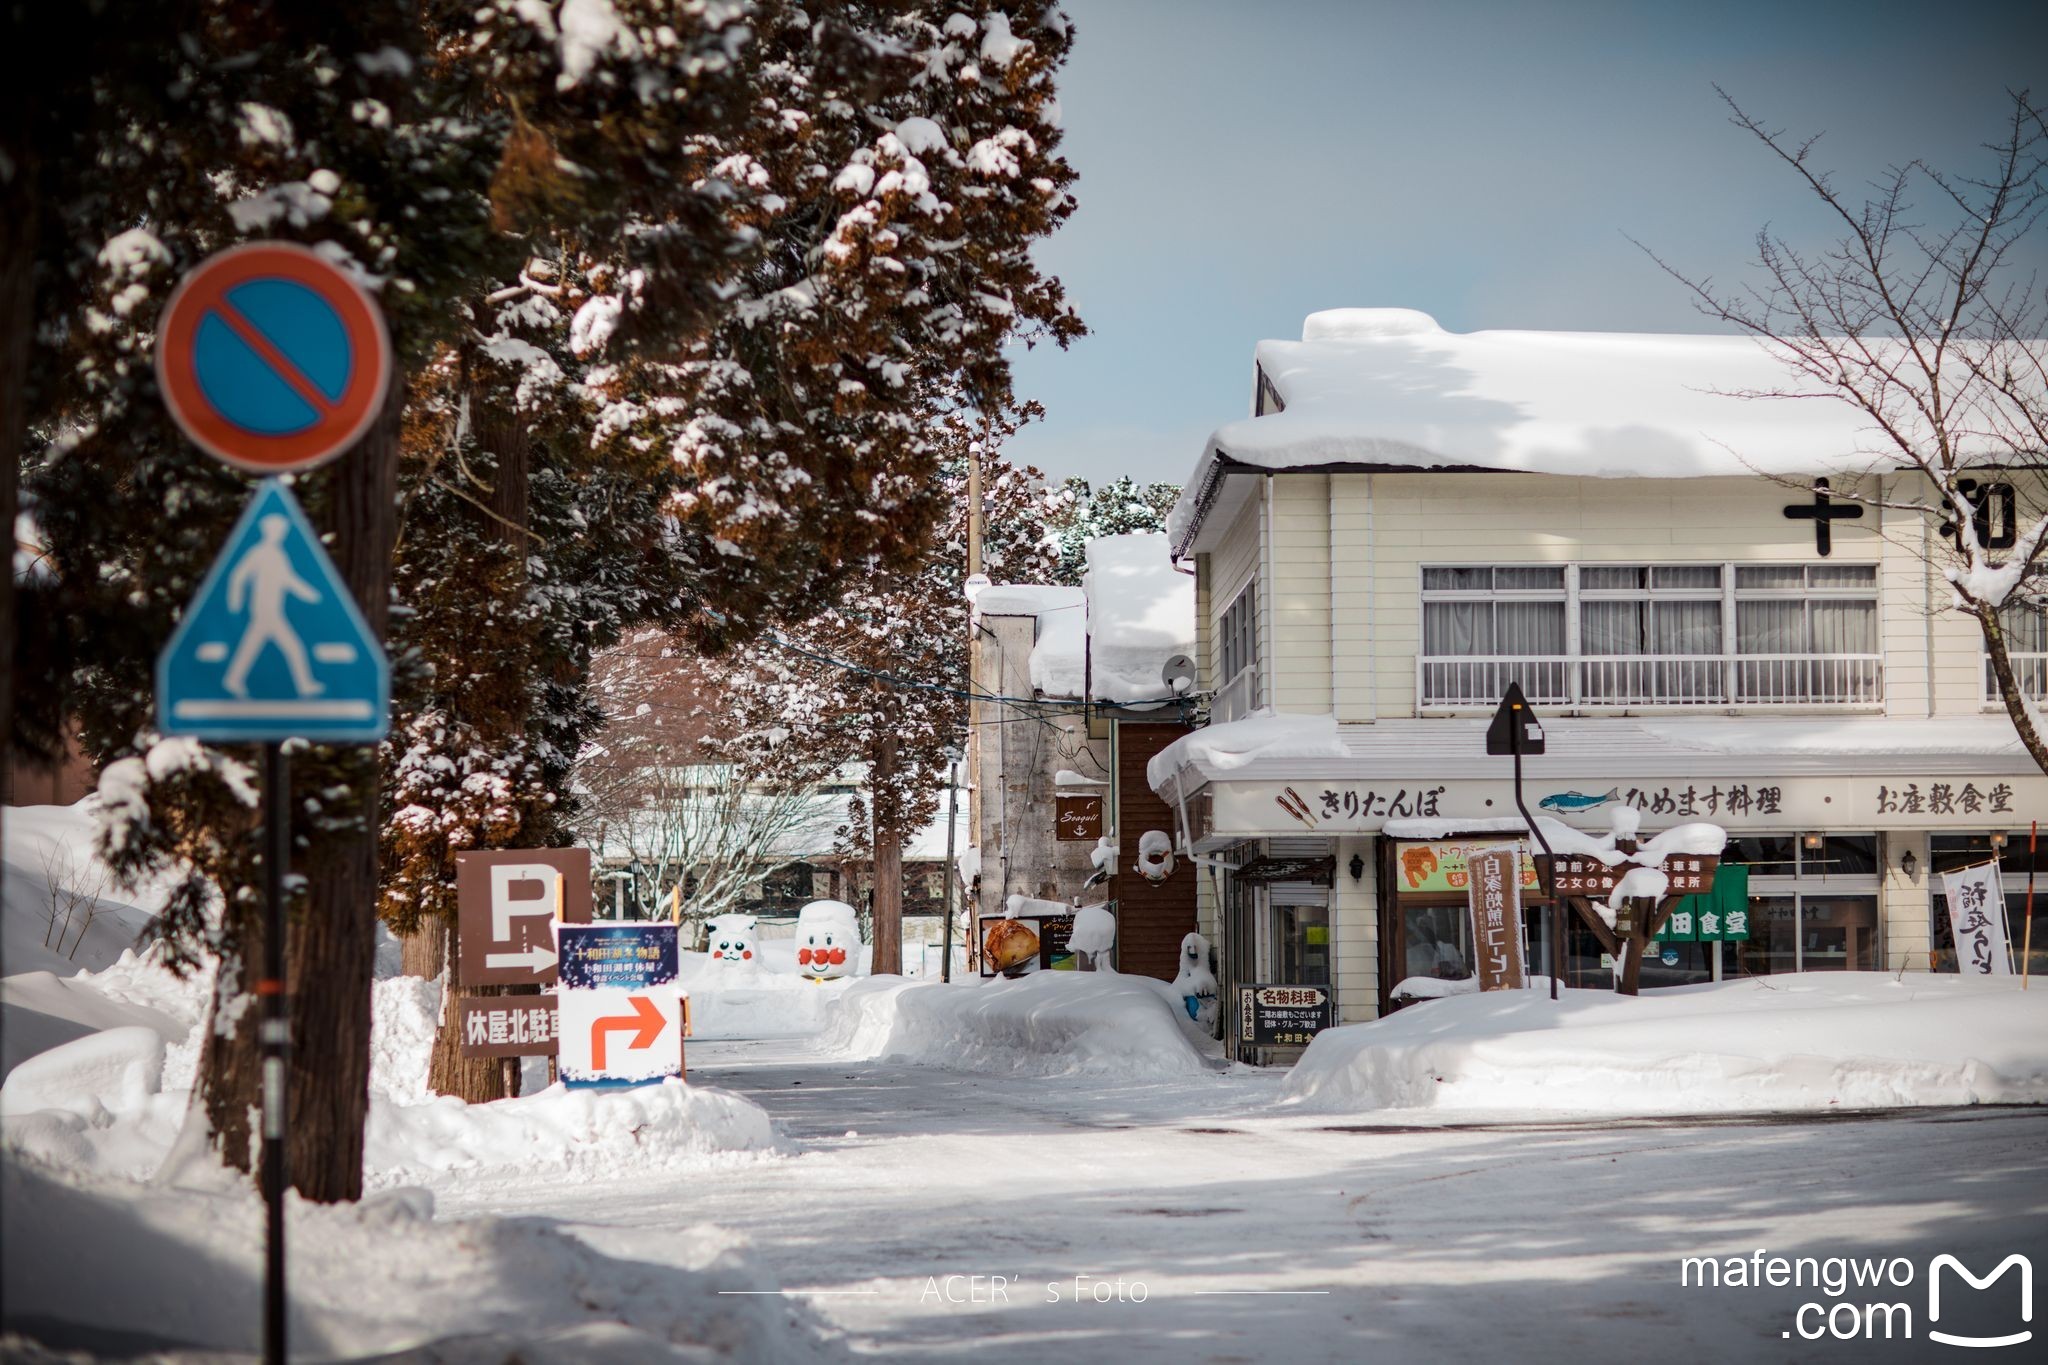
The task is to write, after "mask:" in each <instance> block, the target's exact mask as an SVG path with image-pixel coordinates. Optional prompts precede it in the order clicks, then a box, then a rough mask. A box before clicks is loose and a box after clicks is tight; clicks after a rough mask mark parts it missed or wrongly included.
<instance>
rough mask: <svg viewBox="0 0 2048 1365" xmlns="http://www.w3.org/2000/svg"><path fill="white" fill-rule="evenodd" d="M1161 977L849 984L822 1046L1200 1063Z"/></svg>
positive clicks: (1057, 1063) (1036, 1059)
mask: <svg viewBox="0 0 2048 1365" xmlns="http://www.w3.org/2000/svg"><path fill="white" fill-rule="evenodd" d="M1184 1021H1185V1015H1184V1013H1182V1012H1181V1006H1180V1003H1179V1001H1178V1000H1177V999H1173V998H1171V996H1170V990H1169V988H1168V986H1167V985H1166V983H1165V982H1163V981H1155V980H1153V979H1151V978H1150V977H1138V976H1118V975H1113V974H1109V973H1101V972H1033V973H1031V974H1030V975H1028V976H1024V977H1020V978H1018V979H1017V980H1015V981H1008V980H1000V979H998V980H993V981H981V980H974V981H961V982H955V983H953V984H950V985H947V984H941V983H937V982H897V981H890V980H886V979H882V980H870V981H862V982H858V983H856V984H855V985H854V986H853V987H852V989H850V990H848V991H847V992H846V993H845V995H844V996H842V997H841V998H840V1002H839V1007H838V1009H837V1010H836V1011H835V1012H834V1015H833V1018H832V1021H831V1025H830V1027H829V1028H828V1029H827V1030H826V1032H825V1034H824V1036H823V1037H822V1038H820V1040H819V1046H820V1048H821V1050H823V1051H825V1052H827V1053H837V1054H839V1055H843V1056H845V1057H846V1058H848V1059H849V1060H872V1059H887V1060H890V1061H901V1062H914V1063H923V1064H925V1065H928V1066H943V1067H948V1068H951V1069H953V1070H956V1071H979V1072H985V1073H988V1074H990V1075H998V1076H1109V1077H1117V1078H1123V1079H1130V1080H1152V1079H1157V1078H1159V1077H1163V1076H1180V1075H1190V1074H1194V1073H1199V1072H1202V1071H1205V1070H1207V1069H1208V1066H1209V1063H1208V1062H1207V1060H1206V1059H1205V1057H1204V1055H1203V1053H1202V1051H1201V1050H1200V1047H1199V1044H1198V1041H1197V1039H1198V1035H1197V1034H1195V1033H1194V1031H1193V1029H1192V1026H1191V1025H1188V1024H1186V1023H1185V1022H1184Z"/></svg>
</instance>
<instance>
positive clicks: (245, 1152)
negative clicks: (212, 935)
mask: <svg viewBox="0 0 2048 1365" xmlns="http://www.w3.org/2000/svg"><path fill="white" fill-rule="evenodd" d="M252 837H253V836H252ZM228 890H229V892H230V894H229V897H228V909H227V911H226V914H227V915H232V916H235V917H236V918H238V919H240V920H241V921H242V922H241V924H240V925H239V926H237V927H236V928H235V929H234V930H233V931H232V932H231V933H229V934H228V935H226V936H227V937H228V938H229V939H230V941H232V942H236V943H238V944H239V945H240V949H239V951H240V953H241V958H240V961H236V960H234V959H232V958H225V957H224V958H223V959H222V961H221V964H220V974H219V976H217V977H216V978H215V980H214V987H213V999H212V1000H211V1001H210V1002H209V1003H208V1005H207V1010H206V1035H205V1037H204V1039H203V1040H202V1042H201V1044H200V1053H199V1075H200V1081H201V1084H200V1102H201V1103H202V1104H204V1105H205V1108H206V1123H207V1128H208V1130H209V1132H210V1134H211V1137H212V1141H213V1145H214V1148H215V1150H216V1151H218V1152H219V1153H220V1159H221V1161H222V1162H223V1163H224V1164H226V1165H227V1166H229V1167H230V1168H232V1169H234V1170H237V1171H241V1172H243V1173H245V1174H248V1175H254V1174H256V1173H257V1169H258V1166H259V1165H260V1156H261V1152H260V1150H259V1149H260V1148H261V1146H262V1144H261V1143H259V1142H258V1141H257V1140H256V1138H257V1129H256V1125H255V1123H254V1122H253V1119H254V1117H255V1114H256V1106H257V1103H258V1097H259V1096H260V1095H261V1094H262V1074H263V1051H262V1045H261V1043H260V1041H259V1039H258V1034H257V1030H258V1027H259V1021H260V1019H261V1015H262V1009H261V1006H260V1005H259V1004H258V1002H257V997H256V992H255V990H254V989H253V988H254V985H255V981H254V978H255V976H256V975H257V968H256V966H255V964H256V963H259V962H261V961H263V949H264V934H263V910H262V907H261V905H259V904H257V903H255V902H254V901H248V902H241V901H238V899H237V898H236V897H235V896H234V895H233V894H232V892H233V890H234V888H228ZM222 927H223V928H224V929H226V928H228V926H226V925H223V926H222ZM245 964H247V965H245Z"/></svg>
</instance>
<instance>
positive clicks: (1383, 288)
mask: <svg viewBox="0 0 2048 1365" xmlns="http://www.w3.org/2000/svg"><path fill="white" fill-rule="evenodd" d="M1066 8H1067V11H1068V13H1069V15H1070V16H1071V17H1072V19H1073V21H1074V27H1075V50H1074V55H1073V57H1072V60H1071V61H1070V63H1069V65H1068V68H1067V71H1066V75H1065V79H1064V82H1063V85H1062V90H1061V104H1062V106H1063V112H1064V118H1063V124H1064V127H1065V129H1066V141H1065V143H1064V148H1065V151H1066V154H1067V156H1068V158H1069V160H1070V161H1071V162H1072V163H1073V165H1074V167H1075V168H1076V170H1077V171H1079V173H1080V183H1079V184H1078V185H1077V186H1076V187H1075V190H1076V197H1077V199H1078V200H1079V204H1080V207H1079V209H1078V210H1077V211H1076V212H1075V214H1074V216H1073V217H1072V218H1071V219H1070V220H1069V221H1068V223H1067V226H1066V227H1065V228H1064V229H1063V230H1062V231H1061V232H1060V233H1059V234H1058V235H1057V236H1056V237H1055V238H1054V239H1053V240H1052V241H1051V242H1050V243H1048V244H1046V245H1045V246H1044V247H1043V249H1042V253H1041V259H1042V260H1043V262H1044V264H1045V265H1046V266H1047V267H1048V268H1049V269H1051V270H1052V271H1053V272H1054V273H1056V274H1058V275H1059V276H1061V278H1062V279H1064V280H1065V281H1066V284H1067V287H1068V289H1069V291H1070V294H1071V296H1072V299H1073V301H1074V303H1075V305H1076V306H1077V307H1078V308H1079V310H1080V312H1081V316H1082V318H1083V319H1084V320H1085V321H1086V322H1087V324H1088V326H1089V328H1090V329H1091V331H1092V333H1093V335H1091V336H1089V337H1087V338H1085V339H1084V340H1082V341H1081V342H1079V343H1078V344H1076V345H1075V346H1074V347H1073V348H1072V349H1071V350H1069V351H1067V352H1064V353H1062V352H1060V351H1058V350H1055V349H1048V348H1044V347H1041V348H1039V349H1038V350H1036V351H1033V352H1030V353H1028V354H1020V355H1019V357H1018V380H1019V389H1020V391H1021V392H1022V394H1023V395H1024V396H1026V397H1029V398H1036V399H1037V400H1039V401H1040V402H1041V403H1043V404H1044V405H1045V408H1046V420H1045V421H1044V422H1042V423H1039V424H1036V425H1034V426H1032V427H1030V428H1028V429H1027V430H1026V431H1025V432H1024V433H1023V434H1021V435H1020V436H1019V437H1018V438H1017V440H1016V441H1015V442H1014V443H1013V444H1012V446H1011V448H1010V454H1011V456H1012V458H1014V459H1017V460H1019V461H1022V462H1028V463H1031V464H1035V465H1037V466H1038V467H1040V468H1041V469H1043V470H1045V471H1046V472H1047V473H1048V474H1051V475H1054V476H1064V475H1067V474H1080V475H1082V476H1084V477H1086V478H1089V479H1091V480H1095V481H1098V482H1099V481H1101V480H1102V479H1105V478H1110V477H1114V476H1115V475H1117V474H1130V475H1132V476H1134V477H1137V478H1141V479H1171V480H1173V481H1175V482H1178V481H1180V480H1181V479H1183V478H1184V477H1186V475H1187V472H1188V470H1189V469H1190V468H1191V467H1192V466H1193V464H1194V462H1195V459H1196V457H1197V456H1198V455H1199V454H1200V447H1201V443H1202V439H1203V437H1204V436H1206V435H1207V434H1208V433H1209V432H1210V431H1211V430H1213V429H1214V428H1215V427H1216V426H1217V425H1219V424H1220V423H1222V422H1224V421H1227V420H1230V419H1231V418H1233V417H1236V416H1239V415H1241V414H1242V413H1244V412H1245V411H1246V410H1247V405H1248V403H1249V396H1250V389H1251V357H1252V347H1253V344H1254V343H1255V342H1256V341H1257V340H1258V339H1260V338H1261V337H1292V336H1299V335H1300V330H1301V319H1302V317H1303V315H1304V314H1306V313H1309V312H1312V311H1314V310H1315V309H1318V308H1331V307H1345V306H1365V307H1377V306H1401V307H1409V308H1419V309H1422V310H1423V311H1425V312H1428V313H1430V314H1433V315H1434V316H1435V317H1436V319H1437V321H1438V322H1440V323H1441V324H1443V325H1444V326H1445V327H1447V328H1450V329H1452V330H1455V331H1472V330H1478V329H1481V328H1490V327H1525V328H1543V329H1590V330H1600V331H1676V332H1683V331H1702V330H1709V328H1708V324H1707V322H1706V320H1705V319H1703V318H1701V317H1700V316H1699V314H1698V313H1696V312H1695V311H1694V310H1693V308H1692V306H1691V304H1690V303H1689V302H1688V300H1687V298H1686V296H1685V294H1684V292H1683V291H1682V290H1681V289H1680V287H1679V286H1678V285H1677V284H1676V283H1675V282H1673V281H1671V280H1669V279H1668V278H1666V277H1665V276H1664V275H1662V274H1661V273H1659V272H1658V270H1657V269H1656V267H1655V266H1654V265H1653V264H1652V263H1651V262H1650V261H1648V260H1647V259H1646V258H1645V257H1644V256H1643V255H1642V254H1641V253H1640V252H1639V251H1637V249H1636V248H1635V247H1633V246H1631V245H1629V243H1628V241H1627V240H1626V237H1625V236H1624V234H1628V235H1629V236H1633V237H1636V238H1638V239H1640V240H1642V241H1643V242H1644V243H1646V244H1648V245H1650V246H1652V247H1654V248H1656V250H1657V251H1658V252H1659V253H1660V254H1662V255H1664V256H1665V257H1666V258H1667V259H1669V260H1671V261H1672V262H1673V263H1674V264H1675V265H1679V266H1681V267H1683V268H1684V269H1686V270H1687V271H1688V272H1691V273H1696V274H1708V275H1712V276H1714V277H1716V278H1717V279H1719V280H1722V281H1732V280H1734V279H1736V278H1737V277H1738V276H1740V275H1742V274H1743V273H1744V272H1745V271H1746V270H1747V269H1748V262H1749V261H1750V260H1751V258H1752V255H1753V250H1752V241H1753V238H1754V236H1755V233H1756V230H1757V228H1758V227H1759V226H1761V225H1762V224H1764V223H1765V222H1767V221H1768V222H1770V223H1772V224H1773V225H1775V226H1777V227H1778V228H1780V229H1782V230H1784V231H1786V232H1788V233H1790V234H1792V235H1793V236H1795V237H1798V238H1802V239H1806V240H1812V241H1814V242H1816V243H1819V242H1821V241H1822V240H1825V239H1824V237H1823V231H1824V229H1825V223H1824V222H1823V221H1822V220H1821V219H1820V218H1819V216H1818V215H1817V214H1816V213H1815V211H1814V210H1813V208H1812V206H1811V201H1810V199H1807V198H1802V195H1803V194H1804V191H1803V190H1802V189H1801V188H1800V187H1799V186H1797V185H1796V184H1795V183H1794V181H1793V180H1792V178H1791V175H1790V173H1789V172H1788V171H1786V170H1785V169H1784V168H1783V167H1782V166H1780V165H1777V164H1775V163H1773V162H1772V161H1771V160H1770V159H1769V157H1768V153H1766V152H1765V151H1764V150H1763V148H1762V147H1761V146H1760V145H1759V144H1757V143H1756V142H1755V141H1754V140H1753V139H1751V138H1750V137H1749V136H1748V135H1747V134H1745V133H1742V132H1741V131H1740V130H1738V129H1735V128H1733V127H1731V126H1729V123H1728V121H1727V114H1726V110H1725V109H1724V108H1723V107H1722V106H1721V104H1720V102H1719V100H1718V98H1717V97H1716V96H1715V94H1714V91H1713V86H1714V84H1715V83H1719V84H1720V85H1721V86H1722V87H1723V88H1725V89H1726V90H1727V91H1728V92H1729V93H1730V94H1731V95H1733V96H1734V97H1735V98H1736V99H1737V100H1739V101H1741V102H1742V103H1743V104H1744V105H1745V106H1746V107H1747V108H1749V109H1750V110H1751V111H1752V112H1754V113H1756V114H1757V115H1758V116H1760V117H1761V118H1763V119H1764V120H1765V121H1766V122H1768V123H1771V124H1773V125H1775V126H1779V127H1784V128H1787V129H1790V130H1793V131H1796V132H1822V133H1825V134H1826V136H1825V138H1824V139H1823V141H1822V143H1821V150H1820V155H1821V156H1822V158H1823V160H1824V162H1825V163H1826V164H1828V165H1831V166H1833V167H1835V168H1837V169H1838V170H1839V172H1840V173H1841V174H1840V180H1841V183H1843V184H1845V185H1847V184H1851V183H1855V182H1856V181H1859V180H1862V179H1867V178H1869V177H1871V176H1874V175H1876V174H1878V173H1880V172H1881V171H1883V169H1884V168H1885V167H1886V166H1887V165H1889V164H1891V163H1893V162H1897V161H1909V160H1912V159H1915V158H1921V159H1925V160H1928V161H1930V162H1932V163H1934V164H1936V165H1940V166H1948V167H1968V166H1970V165H1972V164H1981V161H1975V160H1973V158H1974V157H1976V156H1978V155H1979V154H1977V153H1976V152H1975V149H1976V148H1977V146H1978V145H1979V144H1980V143H1982V142H1984V141H1986V140H1988V139H1989V138H1990V137H1991V136H1992V135H1993V134H1994V133H1995V132H1996V130H1997V122H1998V119H1999V117H2000V115H2001V113H2002V112H2003V109H2004V106H2005V95H2004V91H2005V89H2006V87H2008V86H2014V87H2019V86H2031V87H2032V88H2033V89H2034V91H2035V93H2036V94H2037V95H2040V94H2048V3H2035V4H2009V3H1971V0H1948V2H1947V3H1896V2H1895V0H1863V2H1862V3H1843V2H1842V0H1800V2H1799V3H1796V4H1793V3H1783V2H1782V0H1781V2H1780V3H1775V4H1753V3H1748V2H1747V0H1722V2H1720V3H1713V4H1699V3H1653V2H1651V0H1644V2H1642V3H1636V4H1610V3H1591V2H1586V3H1574V0H1554V2H1553V3H1527V2H1526V0H1525V2H1524V3H1476V2H1471V3H1467V2H1463V0H1440V2H1430V3H1425V0H1348V2H1347V0H1263V3H1256V4H1254V3H1228V2H1226V0H1068V3H1067V6H1066Z"/></svg>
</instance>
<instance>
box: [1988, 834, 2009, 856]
mask: <svg viewBox="0 0 2048 1365" xmlns="http://www.w3.org/2000/svg"><path fill="white" fill-rule="evenodd" d="M2011 838H2012V836H2011V835H2009V834H2007V833H2006V832H2005V831H2004V830H2002V829H1994V830H1992V831H1991V847H1992V848H1994V849H1996V850H1998V851H1999V852H2001V853H2003V852H2004V851H2005V846H2006V844H2007V843H2008V842H2009V841H2010V840H2011Z"/></svg>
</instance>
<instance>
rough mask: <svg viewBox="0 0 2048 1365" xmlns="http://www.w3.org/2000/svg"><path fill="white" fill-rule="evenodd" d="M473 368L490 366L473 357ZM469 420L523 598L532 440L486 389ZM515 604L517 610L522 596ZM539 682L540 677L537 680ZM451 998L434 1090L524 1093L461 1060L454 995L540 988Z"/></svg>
mask: <svg viewBox="0 0 2048 1365" xmlns="http://www.w3.org/2000/svg"><path fill="white" fill-rule="evenodd" d="M471 363H472V364H481V363H483V362H482V361H480V360H479V359H477V358H475V357H472V358H471ZM468 392H469V401H470V420H471V423H472V429H473V430H474V431H475V433H476V441H477V447H478V449H479V450H482V451H486V452H488V453H489V454H490V455H491V456H492V459H493V464H494V468H493V470H492V474H491V483H490V487H489V488H487V489H481V490H479V492H480V493H481V494H482V497H481V498H480V501H481V502H482V503H483V505H484V507H485V509H487V510H486V511H485V512H483V513H481V514H480V515H482V516H483V517H484V518H485V526H484V529H485V531H486V533H487V534H489V535H490V536H491V537H492V538H493V539H495V540H497V541H498V543H499V544H501V545H503V546H504V547H505V549H506V551H507V552H508V553H509V554H510V555H511V556H512V558H513V562H514V564H515V565H517V566H518V569H517V572H515V573H514V574H513V575H512V585H513V586H512V592H513V593H514V594H517V593H521V592H524V590H525V585H526V573H525V564H526V554H527V549H528V543H529V541H530V539H531V537H530V534H529V527H530V524H531V519H532V512H531V505H532V498H531V493H530V489H531V484H532V440H531V437H530V436H529V435H528V433H527V430H526V427H525V424H524V423H523V422H522V421H521V420H520V419H519V418H518V417H517V415H516V414H512V413H509V412H507V411H504V410H502V409H500V408H498V407H496V406H494V405H493V404H492V403H491V402H490V401H489V399H488V398H487V396H486V391H485V390H484V389H483V388H482V387H481V386H480V385H477V384H475V383H474V381H470V383H469V390H468ZM507 605H508V606H514V607H516V606H517V605H518V604H517V601H516V598H515V600H514V601H513V602H511V603H508V604H507ZM535 681H536V682H537V681H538V679H536V680H535ZM451 704H452V707H453V709H454V710H455V711H457V712H458V713H460V711H461V709H462V703H461V699H460V698H459V697H457V698H452V699H451ZM465 719H468V720H470V721H471V722H472V723H474V724H477V725H478V727H479V731H480V733H482V734H483V736H484V737H485V738H486V739H489V738H492V737H494V736H492V734H491V731H492V730H496V729H498V728H499V727H503V728H502V731H500V737H503V738H506V739H512V738H517V737H518V735H519V733H520V732H523V730H524V728H525V725H526V722H527V719H528V717H527V716H526V715H525V714H524V713H521V714H518V715H511V716H500V715H493V716H487V717H478V716H468V717H465ZM435 927H436V928H437V929H438V930H440V931H441V932H439V933H437V935H436V937H438V938H439V939H440V940H441V942H442V943H443V944H444V945H445V953H446V960H447V961H448V962H449V963H451V964H453V963H459V962H461V960H462V954H461V945H462V937H461V928H460V926H459V925H440V926H435ZM447 992H448V999H447V1003H446V1006H445V1007H444V1008H443V1009H442V1011H441V1028H440V1030H439V1031H438V1032H436V1033H435V1035H434V1054H433V1057H432V1059H431V1060H430V1061H429V1062H428V1064H427V1086H428V1088H429V1089H431V1090H432V1091H433V1092H434V1093H435V1094H437V1095H453V1096H455V1097H456V1098H458V1099H461V1100H463V1101H465V1102H466V1103H469V1104H488V1103H489V1102H490V1101H492V1100H502V1099H506V1098H509V1097H512V1096H516V1095H517V1094H518V1093H519V1060H518V1059H517V1058H497V1057H464V1056H463V1055H462V1037H461V1024H462V1020H461V1016H460V1014H459V1012H458V1011H457V1010H456V1008H455V996H456V995H457V994H458V992H459V993H461V994H467V995H510V994H522V993H536V992H535V991H534V990H533V988H522V987H512V988H509V989H507V988H504V987H498V986H471V987H466V988H459V987H458V985H457V983H456V980H455V972H454V971H452V970H451V971H450V972H449V973H448V985H447Z"/></svg>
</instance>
